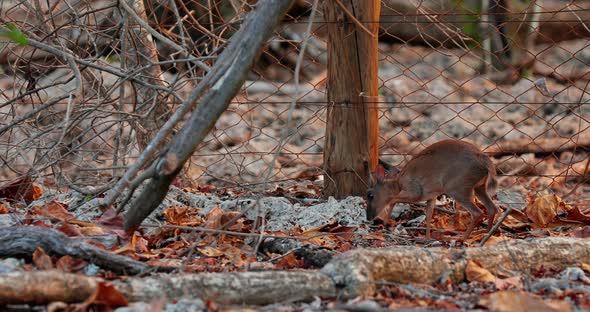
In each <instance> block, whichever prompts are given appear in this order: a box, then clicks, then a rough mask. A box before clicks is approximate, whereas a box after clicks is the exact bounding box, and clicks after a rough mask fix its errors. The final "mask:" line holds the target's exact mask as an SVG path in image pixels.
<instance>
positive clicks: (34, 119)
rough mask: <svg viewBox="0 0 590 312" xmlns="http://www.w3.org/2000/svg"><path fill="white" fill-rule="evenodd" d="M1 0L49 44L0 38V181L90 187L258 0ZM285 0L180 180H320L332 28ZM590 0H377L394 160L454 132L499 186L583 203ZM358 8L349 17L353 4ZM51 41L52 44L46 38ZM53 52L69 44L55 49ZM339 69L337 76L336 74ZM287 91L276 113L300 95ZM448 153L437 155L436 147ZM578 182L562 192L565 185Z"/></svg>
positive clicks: (119, 164)
mask: <svg viewBox="0 0 590 312" xmlns="http://www.w3.org/2000/svg"><path fill="white" fill-rule="evenodd" d="M125 3H126V4H127V5H126V6H125V5H121V4H119V1H114V0H101V1H75V2H68V1H58V0H54V1H36V0H34V1H24V2H23V1H2V2H1V4H0V5H1V6H2V7H1V13H0V18H1V20H0V24H2V25H4V26H5V27H6V26H7V25H15V26H16V27H17V28H18V29H20V30H21V31H22V33H23V34H24V36H25V37H27V38H28V39H31V40H35V41H36V42H39V43H40V44H41V45H37V46H34V45H32V44H29V45H24V46H23V45H19V44H16V43H14V42H13V41H8V40H7V41H3V42H2V43H1V45H0V65H1V66H2V70H3V74H2V75H1V76H0V91H1V93H0V162H1V164H2V165H1V168H0V186H1V185H3V184H9V183H11V182H13V181H15V179H18V178H19V177H21V176H22V175H24V174H31V175H33V176H34V177H36V178H39V179H42V180H43V182H44V185H46V186H48V187H55V188H62V187H70V188H74V189H78V190H86V189H87V188H88V187H89V186H97V185H104V184H105V183H108V182H109V181H111V180H113V179H116V178H117V177H120V176H121V175H122V173H123V172H124V171H125V168H127V167H128V166H129V165H130V164H131V163H133V161H134V160H135V159H136V158H137V156H138V155H139V152H140V151H141V150H142V149H143V148H144V147H145V144H147V141H146V140H147V138H149V136H150V133H153V131H154V129H156V130H157V129H158V127H160V126H161V125H162V123H163V121H165V119H166V118H168V117H169V116H170V113H171V112H173V111H175V110H176V109H177V108H178V107H179V105H180V104H181V103H182V102H183V100H184V99H186V98H187V96H188V94H189V93H190V91H191V90H192V89H194V88H195V86H196V85H197V84H198V83H199V82H200V81H201V80H202V79H203V78H204V76H205V75H206V73H207V71H208V69H209V68H210V67H211V66H213V64H214V63H215V60H216V57H217V55H219V53H220V52H221V51H223V49H224V47H225V45H226V43H227V40H228V39H229V38H230V37H231V36H232V35H233V34H234V33H235V32H236V30H237V29H238V28H239V27H240V25H241V23H242V21H243V19H244V17H245V16H246V14H247V13H248V12H249V11H251V10H252V9H253V8H254V7H255V4H254V2H253V1H243V0H190V1H164V0H162V1H157V0H146V1H140V0H132V1H125ZM310 8H311V1H303V0H300V1H295V4H294V6H293V7H292V8H291V10H290V12H289V14H288V16H286V17H285V19H284V21H283V23H281V25H279V26H278V27H277V29H276V31H275V35H274V37H273V38H272V39H271V40H269V42H268V44H267V45H266V46H265V47H264V48H263V50H262V52H261V54H260V57H259V60H258V61H257V63H256V64H255V65H254V67H253V68H252V70H251V72H250V73H249V74H248V77H247V81H246V82H245V83H244V86H243V88H242V90H241V92H240V94H239V95H238V96H237V97H236V98H235V99H234V100H233V101H232V103H231V105H230V106H229V108H228V110H227V111H226V112H225V113H224V114H223V115H222V117H221V118H220V119H219V120H218V121H217V123H216V125H215V128H214V129H212V131H211V133H210V134H209V135H208V137H207V138H206V139H205V140H204V142H203V143H202V144H201V145H200V146H199V147H198V149H197V151H196V152H195V154H194V156H193V157H192V159H191V162H190V164H188V165H187V166H186V168H185V170H184V171H183V173H182V180H183V181H184V182H186V183H188V182H191V183H197V184H200V185H206V184H213V185H217V186H219V187H233V186H247V185H256V184H259V183H261V182H262V181H261V179H262V175H263V173H264V172H265V170H266V169H267V167H268V165H269V164H270V162H271V160H272V158H273V154H274V153H275V151H276V149H277V148H278V146H279V143H280V142H279V140H280V135H281V131H282V130H283V129H284V128H285V127H287V126H289V127H288V128H289V138H288V141H287V143H286V144H285V145H284V147H283V149H282V151H281V153H280V156H279V158H278V162H276V163H275V166H274V168H273V169H274V171H273V174H272V181H273V182H281V181H290V180H295V181H315V182H318V183H319V181H321V179H325V178H326V177H324V176H323V174H324V172H323V170H322V164H323V146H324V137H325V126H326V119H325V118H326V108H327V106H328V105H342V104H341V103H328V102H327V100H326V64H327V61H328V60H327V52H326V51H327V40H328V38H327V35H326V29H325V28H326V25H327V23H328V22H326V21H324V20H323V17H322V11H321V10H320V11H319V12H318V16H317V17H316V19H315V20H314V21H313V33H312V34H313V36H312V38H311V39H310V40H309V41H308V46H307V48H306V51H305V57H304V61H303V63H302V66H301V73H300V86H299V94H298V95H295V90H296V88H295V85H294V83H293V77H294V68H295V66H296V60H297V55H298V53H299V48H300V47H301V41H302V38H303V33H304V31H305V26H306V25H307V22H308V20H307V19H308V17H309V15H310ZM589 20H590V2H587V1H575V2H564V1H543V2H541V1H509V0H505V1H500V0H478V1H460V2H457V1H451V0H432V1H418V0H414V1H401V0H382V1H381V16H380V19H379V20H378V21H363V20H359V21H357V22H360V23H362V24H368V23H379V26H380V33H379V40H380V44H379V81H380V86H379V90H380V91H379V99H378V100H377V101H373V102H371V103H368V104H367V105H374V106H376V107H378V108H379V126H380V154H381V158H382V159H383V160H385V161H388V162H390V163H392V164H394V165H399V166H403V165H404V163H405V162H406V161H407V160H409V159H410V158H411V157H412V155H415V154H416V153H417V152H419V151H420V150H421V149H422V148H424V147H425V146H428V145H429V144H431V143H434V142H436V141H440V140H442V139H447V138H456V139H463V140H467V141H470V142H473V143H474V144H476V145H478V146H480V147H481V148H482V149H483V150H484V151H485V152H487V153H489V154H490V155H492V156H494V162H495V163H496V166H497V168H498V172H499V180H500V186H501V187H502V188H503V189H506V190H511V191H514V192H520V193H522V194H527V193H543V192H556V193H559V194H562V195H564V194H568V193H570V192H571V191H572V190H575V192H574V193H572V194H573V195H575V196H572V197H571V198H570V200H571V201H576V202H579V203H584V202H585V201H584V193H585V192H586V191H588V186H587V182H588V180H590V179H589V177H588V174H589V173H588V167H589V166H588V164H589V163H590V158H589V157H588V148H589V147H590V121H589V120H590V111H589V109H590V108H589V106H588V105H587V104H588V101H589V100H590V93H589V91H588V84H589V83H590V49H588V46H589V45H590V28H588V27H589V26H588V25H587V23H586V21H589ZM347 23H353V21H347ZM52 49H57V50H58V51H59V53H58V52H56V51H54V50H52ZM60 53H61V54H60ZM342 79H347V78H346V77H342ZM295 96H297V106H296V109H295V111H294V113H293V121H294V123H293V124H292V125H286V120H287V112H288V109H289V105H290V103H291V101H292V99H293V97H295ZM441 165H442V164H441ZM572 194H570V195H572Z"/></svg>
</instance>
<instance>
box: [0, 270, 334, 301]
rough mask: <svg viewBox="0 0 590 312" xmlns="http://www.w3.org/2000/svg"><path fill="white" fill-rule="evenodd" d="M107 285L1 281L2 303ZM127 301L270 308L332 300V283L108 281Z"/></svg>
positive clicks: (77, 295)
mask: <svg viewBox="0 0 590 312" xmlns="http://www.w3.org/2000/svg"><path fill="white" fill-rule="evenodd" d="M102 281H103V280H102V279H100V278H96V277H89V276H84V275H78V274H71V273H63V272H59V271H40V272H13V273H9V274H5V275H1V276H0V304H25V303H29V304H46V303H49V302H55V301H62V302H82V301H84V300H85V299H86V298H87V297H88V296H90V294H92V293H93V292H94V291H95V289H96V287H97V285H98V284H99V283H100V282H102ZM110 283H111V284H112V285H113V286H115V288H116V289H117V290H118V291H119V292H120V293H121V294H123V295H124V296H125V297H126V298H127V299H128V301H131V302H137V301H143V302H150V301H153V300H154V299H156V298H165V299H167V300H178V299H181V298H201V299H203V300H212V301H214V302H217V303H226V304H269V303H275V302H284V301H298V300H312V299H313V298H314V297H322V298H326V297H333V296H334V294H335V288H334V285H333V283H332V280H331V279H330V278H329V277H328V276H326V275H323V274H321V273H319V272H317V271H269V272H240V273H199V274H183V275H156V276H151V277H145V278H128V279H125V280H120V281H111V282H110Z"/></svg>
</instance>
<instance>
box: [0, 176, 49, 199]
mask: <svg viewBox="0 0 590 312" xmlns="http://www.w3.org/2000/svg"><path fill="white" fill-rule="evenodd" d="M41 194H42V193H41V188H40V187H39V186H37V185H34V184H33V180H32V179H31V176H30V175H25V176H23V177H21V178H19V179H18V180H15V181H12V182H11V183H10V184H8V185H6V186H5V187H3V188H2V189H0V198H6V199H8V200H13V201H20V200H24V201H25V202H26V203H27V204H28V203H31V202H32V201H34V200H36V199H39V198H40V197H41Z"/></svg>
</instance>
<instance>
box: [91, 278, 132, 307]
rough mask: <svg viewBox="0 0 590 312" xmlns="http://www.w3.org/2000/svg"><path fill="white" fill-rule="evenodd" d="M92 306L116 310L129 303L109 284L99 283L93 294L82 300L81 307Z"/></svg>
mask: <svg viewBox="0 0 590 312" xmlns="http://www.w3.org/2000/svg"><path fill="white" fill-rule="evenodd" d="M92 304H96V305H104V306H108V307H113V308H116V307H125V306H127V305H128V304H129V303H128V302H127V299H126V298H125V297H124V296H123V295H122V294H121V293H120V292H119V291H118V290H117V289H116V288H115V287H113V286H112V285H111V284H109V283H106V282H99V283H98V285H97V286H96V290H95V291H94V293H93V294H92V295H90V297H88V298H87V299H86V300H84V303H83V304H82V305H83V306H86V307H88V306H90V305H92Z"/></svg>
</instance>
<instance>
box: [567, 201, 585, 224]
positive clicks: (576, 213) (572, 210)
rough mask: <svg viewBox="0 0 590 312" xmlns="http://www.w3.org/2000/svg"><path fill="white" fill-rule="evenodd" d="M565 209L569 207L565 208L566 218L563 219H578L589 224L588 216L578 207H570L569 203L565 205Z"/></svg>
mask: <svg viewBox="0 0 590 312" xmlns="http://www.w3.org/2000/svg"><path fill="white" fill-rule="evenodd" d="M565 207H566V209H567V208H569V209H568V210H567V219H566V220H564V221H569V220H571V221H579V222H582V223H584V224H590V216H588V215H585V214H583V213H582V212H581V211H580V208H579V207H571V206H569V205H565Z"/></svg>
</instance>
